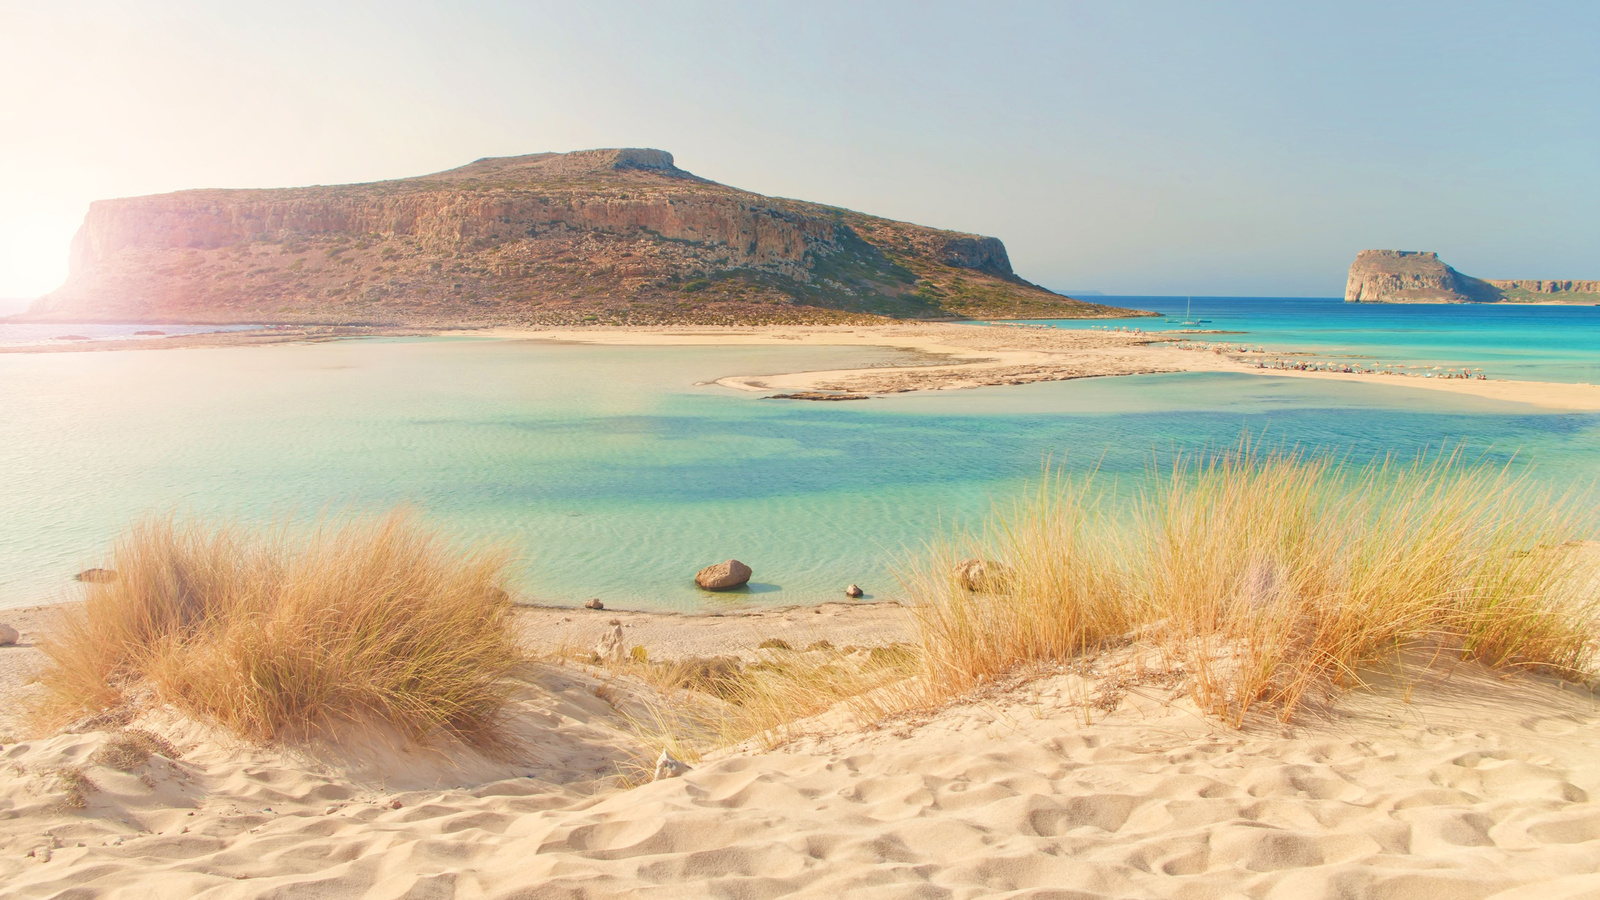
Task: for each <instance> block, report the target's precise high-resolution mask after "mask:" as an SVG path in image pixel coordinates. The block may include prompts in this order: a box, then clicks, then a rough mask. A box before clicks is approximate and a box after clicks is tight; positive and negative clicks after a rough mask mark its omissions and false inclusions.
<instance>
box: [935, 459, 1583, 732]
mask: <svg viewBox="0 0 1600 900" xmlns="http://www.w3.org/2000/svg"><path fill="white" fill-rule="evenodd" d="M1153 474H1154V476H1155V477H1153V478H1152V482H1153V483H1152V484H1151V485H1150V486H1149V487H1146V488H1145V489H1144V490H1142V491H1140V492H1138V493H1137V494H1135V495H1134V496H1132V497H1131V498H1129V497H1126V496H1123V497H1118V496H1116V495H1115V494H1113V493H1111V492H1106V491H1100V490H1098V489H1097V487H1096V485H1095V483H1094V479H1093V478H1092V477H1087V478H1077V479H1072V478H1054V479H1051V478H1047V479H1045V482H1044V483H1043V485H1042V486H1041V487H1040V488H1039V490H1038V491H1037V493H1036V494H1035V495H1033V496H1032V497H1031V498H1029V499H1027V500H1025V501H1024V502H1021V503H1019V504H1018V505H1017V506H1016V507H1015V508H1014V509H1013V510H1012V511H1010V512H1009V513H1007V514H1002V515H997V516H996V517H995V518H994V519H993V521H992V522H991V524H990V525H989V526H988V528H987V530H986V532H984V533H982V534H980V535H978V536H975V537H969V538H968V539H966V540H965V541H963V542H960V543H956V544H953V545H952V546H951V547H950V548H946V549H944V550H942V551H940V552H938V553H936V554H934V555H933V558H932V560H931V561H929V562H928V563H926V564H924V565H923V566H922V567H921V568H920V569H918V570H916V571H915V572H914V573H913V574H912V576H911V577H910V578H909V579H908V587H909V591H910V593H912V595H913V596H917V597H918V598H919V600H920V601H921V603H922V606H921V608H920V613H921V615H920V623H921V627H920V648H921V651H922V655H923V663H924V665H925V667H926V669H927V672H926V675H927V679H928V682H929V686H930V688H931V689H932V691H933V693H934V694H935V695H942V696H946V697H955V696H959V695H961V694H963V693H966V692H969V691H971V690H972V689H973V688H974V687H976V686H977V685H978V684H980V683H982V682H983V681H985V680H989V679H992V678H994V677H996V676H999V675H1001V674H1003V673H1007V672H1011V671H1015V670H1017V669H1018V668H1021V667H1026V666H1028V665H1039V664H1052V663H1059V662H1062V661H1065V660H1067V659H1069V658H1071V657H1074V656H1078V655H1081V654H1084V653H1089V652H1093V651H1095V650H1098V649H1103V648H1106V647H1107V646H1110V645H1112V644H1114V643H1117V642H1126V641H1127V640H1130V639H1134V638H1137V639H1139V640H1141V641H1146V642H1150V643H1153V644H1156V645H1158V646H1160V647H1161V648H1163V650H1164V651H1165V652H1166V653H1167V654H1169V656H1170V657H1171V658H1172V659H1173V661H1174V664H1175V665H1176V666H1181V667H1182V669H1183V670H1184V671H1186V672H1187V673H1188V676H1189V680H1190V681H1189V684H1190V691H1191V693H1192V695H1193V696H1194V699H1195V700H1196V701H1197V702H1198V703H1199V704H1200V706H1201V707H1202V708H1204V709H1206V710H1207V711H1209V712H1211V713H1214V714H1216V715H1218V716H1220V717H1222V718H1224V719H1226V720H1228V721H1230V722H1233V723H1236V724H1237V723H1239V722H1241V721H1242V720H1243V719H1244V717H1245V716H1246V715H1247V714H1248V713H1249V712H1250V710H1251V709H1252V708H1253V707H1255V706H1256V705H1257V704H1266V705H1267V706H1268V707H1270V708H1272V709H1273V710H1275V711H1276V713H1277V715H1278V716H1279V717H1281V718H1283V719H1284V720H1288V719H1290V718H1292V717H1293V715H1294V713H1295V711H1296V710H1297V709H1299V708H1300V707H1301V706H1302V705H1303V704H1304V703H1305V702H1306V700H1307V699H1308V698H1309V697H1310V696H1312V695H1313V694H1315V693H1317V692H1318V691H1320V690H1323V689H1331V688H1335V687H1337V686H1341V685H1350V684H1353V683H1354V682H1355V681H1357V672H1358V670H1359V669H1361V668H1362V667H1363V666H1365V665H1369V664H1371V663H1373V662H1375V661H1377V660H1378V659H1379V658H1382V657H1385V656H1389V655H1392V654H1393V653H1394V652H1395V651H1396V650H1398V649H1402V648H1404V647H1407V646H1413V645H1418V644H1423V643H1427V644H1431V645H1433V646H1434V647H1443V648H1445V649H1447V650H1449V651H1451V652H1453V653H1456V654H1459V655H1460V656H1461V657H1463V658H1469V659H1476V660H1480V661H1482V662H1484V663H1486V664H1488V665H1490V666H1497V667H1507V666H1515V667H1521V668H1527V669H1535V670H1542V671H1546V672H1551V673H1554V674H1558V675H1561V676H1563V677H1567V678H1578V679H1581V678H1586V677H1588V676H1589V675H1590V674H1591V673H1592V672H1593V671H1594V666H1595V662H1596V645H1595V640H1594V634H1595V625H1596V621H1597V615H1596V614H1597V611H1600V601H1597V598H1596V591H1595V590H1594V584H1595V581H1594V556H1593V555H1592V554H1586V553H1584V552H1581V551H1580V549H1579V548H1578V547H1576V546H1575V545H1576V544H1578V543H1580V542H1581V540H1582V539H1583V538H1586V537H1588V536H1589V535H1591V534H1593V524H1594V523H1593V519H1592V512H1591V509H1592V507H1591V506H1590V505H1589V504H1586V503H1584V502H1582V498H1580V497H1577V496H1571V495H1569V496H1555V495H1553V494H1551V493H1550V492H1549V491H1548V490H1543V489H1540V488H1538V487H1537V486H1536V485H1535V484H1534V483H1533V482H1531V481H1529V480H1528V478H1527V477H1526V476H1525V475H1524V476H1517V475H1514V474H1512V473H1511V472H1510V471H1509V470H1508V469H1505V468H1494V467H1488V466H1484V465H1475V464H1470V463H1467V462H1466V461H1464V460H1463V459H1462V458H1461V455H1460V454H1459V452H1457V453H1447V454H1442V455H1436V456H1432V457H1428V458H1422V459H1419V460H1417V461H1415V462H1413V463H1410V464H1397V463H1394V462H1392V461H1387V462H1380V463H1376V464H1373V465H1369V466H1363V467H1355V466H1351V465H1349V464H1347V463H1345V462H1342V461H1339V460H1335V459H1331V458H1326V457H1311V456H1307V455H1305V454H1302V453H1299V452H1287V451H1276V452H1261V451H1259V450H1258V449H1257V448H1255V447H1253V446H1252V445H1251V444H1250V443H1249V442H1248V441H1246V442H1244V443H1242V444H1241V446H1240V447H1239V448H1238V449H1237V450H1234V451H1229V452H1222V453H1216V454H1212V455H1209V456H1205V457H1182V458H1180V459H1178V460H1177V461H1176V463H1175V464H1174V465H1173V466H1172V467H1171V469H1170V471H1168V472H1166V473H1164V474H1163V473H1153ZM963 556H968V557H978V558H983V559H986V560H994V561H996V562H997V563H998V566H999V568H1000V569H1001V570H1002V571H1004V572H1005V573H1006V577H1005V578H1003V579H990V580H988V581H987V582H985V583H982V584H977V585H974V584H973V583H972V581H971V579H970V578H963V577H962V574H961V570H960V568H959V562H958V560H960V559H961V558H962V557H963ZM974 588H976V589H974Z"/></svg>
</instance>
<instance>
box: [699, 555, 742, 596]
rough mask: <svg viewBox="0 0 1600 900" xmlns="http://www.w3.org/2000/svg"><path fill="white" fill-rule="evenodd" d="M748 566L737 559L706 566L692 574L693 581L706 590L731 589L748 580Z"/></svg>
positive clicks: (740, 585)
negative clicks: (697, 572)
mask: <svg viewBox="0 0 1600 900" xmlns="http://www.w3.org/2000/svg"><path fill="white" fill-rule="evenodd" d="M750 574H751V572H750V567H749V566H747V565H745V564H744V563H742V562H739V561H738V560H737V559H730V560H728V561H727V562H720V563H717V564H716V565H714V566H706V567H705V568H704V569H701V570H700V574H698V575H696V576H694V583H695V584H698V585H699V586H700V587H701V588H702V589H704V590H708V591H731V590H733V589H734V588H736V587H742V586H744V585H746V584H748V583H749V582H750Z"/></svg>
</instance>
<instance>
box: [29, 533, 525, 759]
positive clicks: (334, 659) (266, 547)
mask: <svg viewBox="0 0 1600 900" xmlns="http://www.w3.org/2000/svg"><path fill="white" fill-rule="evenodd" d="M507 563H508V557H507V555H506V554H505V553H503V552H502V551H500V550H498V549H495V548H488V547H458V546H454V545H452V544H451V543H450V542H448V541H447V540H445V539H444V538H443V537H442V536H441V535H440V534H439V533H437V532H436V531H434V530H431V529H430V528H428V527H426V526H424V525H422V524H420V523H419V522H418V521H417V520H416V518H415V517H414V516H412V515H410V514H408V513H406V512H404V511H395V512H391V513H389V514H387V515H383V516H379V517H375V518H360V517H346V518H342V519H339V520H335V521H327V522H323V523H322V524H320V525H318V526H317V527H316V528H314V529H313V530H311V531H310V532H309V533H308V534H304V535H300V536H296V535H295V534H294V533H292V532H291V531H290V529H288V528H287V527H285V526H279V527H277V528H275V529H272V530H270V531H268V532H266V533H251V532H246V531H244V530H243V529H241V528H239V527H237V526H231V525H222V526H209V525H205V524H202V523H193V522H189V523H180V522H177V521H175V520H174V519H173V518H171V517H162V518H151V519H146V520H144V521H142V522H139V523H137V524H135V525H134V526H132V527H131V528H130V529H129V530H128V531H127V532H126V533H125V534H123V535H122V536H121V537H120V538H119V539H118V540H117V542H116V544H115V547H114V550H113V552H112V559H111V560H110V562H109V563H108V568H112V569H115V570H116V572H117V575H118V577H117V578H116V580H114V581H111V582H108V583H103V584H91V585H88V586H87V594H86V598H85V599H86V602H85V604H84V605H83V606H82V608H81V609H78V610H76V611H74V612H72V613H69V614H68V615H66V616H65V617H64V619H63V621H62V623H61V625H60V628H59V629H58V630H57V632H56V633H55V635H54V636H53V637H51V638H50V639H49V640H48V641H47V642H45V643H44V644H43V649H44V651H45V653H46V654H47V655H48V658H49V665H48V667H47V670H46V671H45V673H44V674H43V676H42V678H41V681H42V682H43V684H44V686H45V687H46V688H47V690H48V698H49V699H48V701H47V707H46V713H47V715H49V716H52V717H53V718H55V719H56V720H57V721H60V720H64V719H66V718H70V717H73V716H77V715H82V714H85V713H94V712H97V711H100V710H106V709H111V708H115V707H118V706H121V705H124V704H128V703H129V702H130V701H133V700H135V699H137V698H138V697H139V696H140V695H141V694H144V693H147V692H151V691H153V692H154V695H155V697H156V698H158V699H160V700H161V701H165V702H169V703H172V704H174V705H176V706H178V707H179V708H182V709H184V710H186V711H188V712H190V713H193V714H197V715H199V716H201V717H204V718H207V719H210V720H214V721H216V722H218V723H220V724H222V725H224V726H226V727H228V728H229V729H231V730H233V731H234V732H235V733H237V734H239V735H241V736H243V737H247V738H250V739H253V740H261V741H276V740H283V739H296V738H302V737H307V736H310V735H312V734H315V733H318V732H322V731H325V730H326V729H329V728H332V727H337V726H340V725H345V724H355V723H362V722H373V723H375V722H381V723H386V724H387V725H390V726H393V727H397V728H399V729H400V730H401V731H402V732H403V733H404V734H405V735H407V736H408V737H410V738H413V739H418V740H422V739H427V738H428V737H430V736H432V735H435V734H438V733H441V732H442V733H445V734H448V735H451V736H454V737H457V738H461V739H464V740H468V741H471V742H474V743H478V744H480V745H483V744H487V743H492V742H493V740H494V738H495V735H496V730H497V726H498V720H499V716H500V712H501V709H502V707H503V705H504V703H505V701H506V697H507V693H508V687H507V684H506V681H505V675H506V674H507V673H508V672H509V671H510V670H511V669H512V668H513V667H515V666H516V665H517V664H518V663H519V662H520V661H521V660H522V658H523V655H522V653H521V650H520V648H519V647H518V644H517V640H516V638H515V633H514V630H513V627H512V621H511V619H512V605H511V602H510V598H509V597H508V595H507V594H506V593H505V591H504V590H503V589H502V587H501V584H502V581H503V579H504V573H505V570H506V566H507Z"/></svg>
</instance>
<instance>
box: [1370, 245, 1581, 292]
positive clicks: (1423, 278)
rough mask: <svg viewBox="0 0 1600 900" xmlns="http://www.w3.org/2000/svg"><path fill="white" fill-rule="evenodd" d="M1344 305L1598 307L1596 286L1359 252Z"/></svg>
mask: <svg viewBox="0 0 1600 900" xmlns="http://www.w3.org/2000/svg"><path fill="white" fill-rule="evenodd" d="M1344 299H1345V302H1346V303H1535V302H1569V303H1600V281H1571V280H1549V279H1510V280H1493V279H1484V278H1474V277H1472V276H1470V275H1463V274H1462V273H1460V272H1457V271H1456V270H1455V269H1453V268H1451V267H1450V266H1448V265H1446V264H1445V262H1444V260H1442V259H1440V258H1439V255H1438V254H1437V253H1428V252H1423V251H1417V250H1363V251H1361V252H1360V253H1358V254H1356V261H1355V262H1354V263H1351V265H1350V277H1349V279H1348V280H1347V281H1346V282H1345V287H1344Z"/></svg>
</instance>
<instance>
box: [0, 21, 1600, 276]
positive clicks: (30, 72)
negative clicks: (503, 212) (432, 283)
mask: <svg viewBox="0 0 1600 900" xmlns="http://www.w3.org/2000/svg"><path fill="white" fill-rule="evenodd" d="M1597 36H1600V7H1596V6H1593V5H1589V4H1580V3H1575V2H1569V3H1556V2H1550V3H1542V4H1541V3H1535V4H1521V5H1518V6H1515V7H1511V6H1507V5H1503V4H1493V3H1457V4H1442V3H1441V4H1412V5H1410V6H1408V7H1407V8H1405V9H1393V8H1390V7H1389V6H1387V5H1384V4H1377V3H1341V4H1337V5H1333V4H1329V5H1326V6H1323V7H1320V8H1317V9H1310V8H1304V7H1302V6H1293V7H1287V6H1278V5H1258V4H1243V3H1240V4H1227V5H1221V6H1208V7H1204V8H1195V7H1191V6H1188V5H1184V4H1177V3H1144V4H1138V5H1128V4H1118V5H1106V4H1091V3H1077V4H1001V5H984V6H976V5H954V4H937V5H926V6H925V5H920V4H918V5H911V4H883V5H878V6H874V7H871V8H869V9H865V10H862V9H857V8H855V7H854V6H851V5H846V4H808V5H804V6H798V5H783V4H766V5H761V6H754V7H751V6H744V5H730V4H718V3H698V4H649V3H639V4H588V5H584V6H582V7H581V8H576V7H573V6H572V5H556V4H550V5H546V4H511V3H495V2H483V3H470V4H450V5H444V4H429V3H396V4H384V5H378V4H365V3H357V4H349V5H343V6H341V7H339V8H338V9H326V8H323V7H320V6H317V5H313V4H304V3H296V2H290V3H284V4H278V5H274V6H272V7H270V8H251V9H216V8H212V7H210V6H208V5H205V4H201V3H197V2H188V0H158V2H149V3H144V4H140V5H139V6H138V8H133V7H130V6H128V5H126V4H115V3H101V2H76V3H75V2H66V3H60V4H54V5H52V6H51V7H49V8H48V9H46V10H38V9H32V8H27V7H25V6H24V5H23V4H21V3H17V2H10V0H0V77H4V78H5V79H6V80H7V82H8V83H10V84H12V85H18V86H26V90H13V91H11V92H8V95H7V96H6V97H5V98H4V99H0V170H3V171H4V172H6V173H8V175H7V177H5V178H0V298H16V297H31V296H36V295H38V294H41V293H44V292H47V291H49V290H51V289H53V288H54V287H56V286H57V285H58V284H59V283H60V282H61V280H62V279H63V278H64V276H65V274H66V258H67V248H68V244H69V242H70V240H71V237H72V234H73V233H74V232H75V230H76V228H77V226H78V224H79V222H80V221H81V219H82V216H83V213H84V211H85V210H86V209H87V206H88V204H89V202H90V201H92V200H95V199H100V198H106V197H117V196H131V195H139V194H150V193H160V192H166V191H172V190H181V189H186V188H200V187H240V188H246V187H274V186H295V185H305V184H336V183H346V182H362V181H375V180H383V179H388V178H397V177H405V176H410V175H420V174H424V173H427V172H433V171H439V170H442V169H448V168H453V167H455V166H458V165H462V164H465V163H467V162H469V161H471V160H473V159H477V158H480V157H484V156H509V155H519V154H524V153H534V152H543V151H565V150H578V149H588V148H593V147H616V146H646V147H657V148H660V149H664V150H667V151H670V152H672V153H673V154H674V156H675V157H676V158H677V161H678V164H679V165H680V166H682V167H683V168H685V169H688V170H689V171H692V172H695V173H696V174H699V175H702V176H704V177H707V178H710V179H713V180H715V181H720V182H723V183H725V184H730V185H734V186H736V187H740V188H744V189H748V190H752V191H756V192H759V193H763V194H769V195H776V196H784V197H796V198H800V199H805V200H811V201H816V202H820V203H827V204H830V205H836V206H844V207H848V208H851V209H856V210H860V211H862V212H866V213H871V214H874V215H880V216H886V217H890V218H895V219H903V220H908V221H912V222H917V223H920V224H924V225H930V226H935V227H941V228H951V229H956V230H961V231H971V232H977V233H980V234H987V235H993V236H996V237H999V238H1001V239H1002V240H1004V241H1005V243H1006V246H1007V249H1008V250H1009V252H1010V255H1011V259H1012V262H1013V264H1014V266H1015V268H1016V270H1017V272H1018V274H1020V275H1022V276H1023V277H1024V278H1027V279H1029V280H1031V281H1034V282H1037V283H1040V284H1043V285H1045V286H1048V287H1051V288H1053V289H1059V290H1064V291H1069V292H1070V291H1073V290H1077V291H1080V292H1082V291H1097V292H1102V293H1104V294H1108V295H1119V296H1182V295H1185V294H1194V295H1196V296H1280V297H1291V296H1312V297H1330V296H1338V295H1340V294H1341V293H1342V289H1343V283H1344V277H1345V271H1346V268H1347V267H1348V266H1349V263H1350V261H1351V259H1353V258H1354V255H1355V253H1356V252H1357V251H1358V250H1361V249H1366V248H1395V249H1409V250H1433V251H1437V252H1438V253H1439V254H1440V256H1441V257H1442V258H1444V259H1445V260H1446V261H1447V262H1449V263H1451V264H1452V265H1454V266H1455V267H1456V268H1458V269H1460V270H1462V271H1464V272H1467V273H1469V274H1472V275H1477V276H1480V277H1485V278H1511V277H1523V278H1600V259H1596V255H1595V253H1594V247H1596V246H1600V221H1597V220H1596V218H1595V217H1594V216H1593V214H1592V211H1593V210H1594V209H1596V208H1600V174H1597V173H1600V104H1597V103H1596V102H1595V101H1596V99H1597V98H1596V96H1595V94H1596V93H1597V89H1596V86H1597V85H1600V62H1597V61H1596V60H1595V59H1594V56H1593V54H1592V52H1590V49H1589V48H1590V47H1591V46H1592V44H1593V43H1594V39H1595V38H1596V37H1597Z"/></svg>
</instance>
